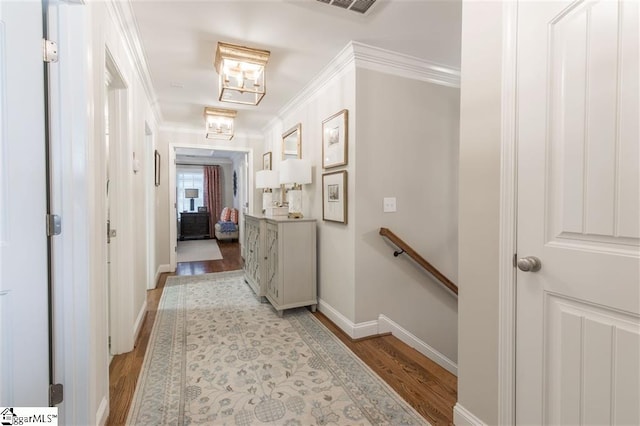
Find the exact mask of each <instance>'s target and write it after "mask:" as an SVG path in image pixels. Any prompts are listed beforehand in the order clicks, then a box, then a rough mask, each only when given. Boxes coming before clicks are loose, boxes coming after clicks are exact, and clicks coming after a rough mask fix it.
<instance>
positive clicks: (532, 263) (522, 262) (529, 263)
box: [518, 256, 542, 272]
mask: <svg viewBox="0 0 640 426" xmlns="http://www.w3.org/2000/svg"><path fill="white" fill-rule="evenodd" d="M540 268H542V262H540V259H538V258H537V257H535V256H527V257H521V258H520V259H518V269H520V270H521V271H523V272H537V271H539V270H540Z"/></svg>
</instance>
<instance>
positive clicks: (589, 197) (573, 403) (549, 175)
mask: <svg viewBox="0 0 640 426" xmlns="http://www.w3.org/2000/svg"><path fill="white" fill-rule="evenodd" d="M639 7H640V3H639V2H637V1H627V2H616V1H576V2H560V1H554V2H528V1H524V2H521V3H520V4H519V6H518V17H519V18H518V64H517V66H518V83H517V85H518V92H517V96H518V133H517V137H518V243H517V246H518V249H517V251H518V254H517V258H518V266H519V270H518V273H517V347H516V364H517V367H516V370H517V374H516V418H517V423H518V424H522V425H533V424H536V425H543V424H558V425H577V424H597V425H608V424H616V425H638V424H640V408H639V406H640V404H639V401H640V322H639V318H640V317H639V313H640V309H639V305H640V290H639V288H640V276H639V274H640V260H639V245H638V242H639V237H640V208H639V205H640V200H639V197H640V174H639V171H638V170H639V165H640V148H639V144H640V133H639V131H638V128H639V126H638V123H639V121H640V109H639V94H640V87H639V84H638V83H639V80H640V68H639V40H640V32H639V31H640V30H639V17H640V9H639ZM531 257H535V258H538V259H539V260H540V264H541V268H540V269H539V270H538V271H534V270H530V271H528V272H525V271H523V270H522V269H525V270H526V269H528V268H529V269H535V268H534V264H535V262H534V261H533V260H534V259H531ZM520 268H521V269H520Z"/></svg>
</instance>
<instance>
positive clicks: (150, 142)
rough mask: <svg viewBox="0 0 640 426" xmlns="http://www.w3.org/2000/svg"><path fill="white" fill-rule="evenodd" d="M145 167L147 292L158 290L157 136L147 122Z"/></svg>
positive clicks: (145, 128)
mask: <svg viewBox="0 0 640 426" xmlns="http://www.w3.org/2000/svg"><path fill="white" fill-rule="evenodd" d="M144 126H145V127H144V134H145V140H144V165H143V170H145V177H144V181H145V184H144V196H145V212H146V218H147V220H146V221H145V228H146V235H147V243H146V247H147V256H146V259H147V265H146V272H145V277H146V281H147V290H153V289H154V288H156V285H157V282H156V268H155V265H156V244H155V241H156V240H155V233H156V209H155V193H156V191H155V188H156V187H155V185H154V182H155V170H154V167H153V164H154V163H153V161H152V158H154V151H155V139H154V138H155V135H154V134H153V131H152V130H151V127H150V126H149V123H148V122H146V121H145V123H144Z"/></svg>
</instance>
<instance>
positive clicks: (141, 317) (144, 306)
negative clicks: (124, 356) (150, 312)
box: [133, 299, 147, 345]
mask: <svg viewBox="0 0 640 426" xmlns="http://www.w3.org/2000/svg"><path fill="white" fill-rule="evenodd" d="M146 313H147V299H145V300H144V303H143V304H142V308H140V312H138V317H137V318H136V322H135V323H134V324H133V344H134V345H135V342H136V340H137V339H138V334H140V330H141V329H142V323H143V321H144V316H145V314H146Z"/></svg>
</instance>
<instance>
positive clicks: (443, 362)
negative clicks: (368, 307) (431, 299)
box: [378, 314, 458, 376]
mask: <svg viewBox="0 0 640 426" xmlns="http://www.w3.org/2000/svg"><path fill="white" fill-rule="evenodd" d="M388 332H391V334H393V335H394V336H395V337H397V338H398V339H399V340H400V341H402V342H404V343H406V344H407V345H409V346H411V347H412V348H414V349H415V350H417V351H418V352H420V353H421V354H422V355H424V356H426V357H427V358H429V359H430V360H432V361H433V362H435V363H436V364H438V365H439V366H440V367H442V368H444V369H445V370H447V371H448V372H450V373H451V374H453V375H455V376H457V375H458V365H457V364H456V363H455V362H453V361H451V360H450V359H449V358H447V357H446V356H444V355H443V354H441V353H440V352H438V351H437V350H436V349H434V348H433V347H431V346H429V345H428V344H426V343H425V342H423V341H422V340H420V339H418V338H417V337H416V336H414V335H413V334H412V333H411V332H409V331H407V330H405V329H404V328H402V327H401V326H400V325H399V324H397V323H395V322H393V321H392V320H391V319H390V318H388V317H387V316H385V315H382V314H380V316H378V334H382V333H388Z"/></svg>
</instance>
